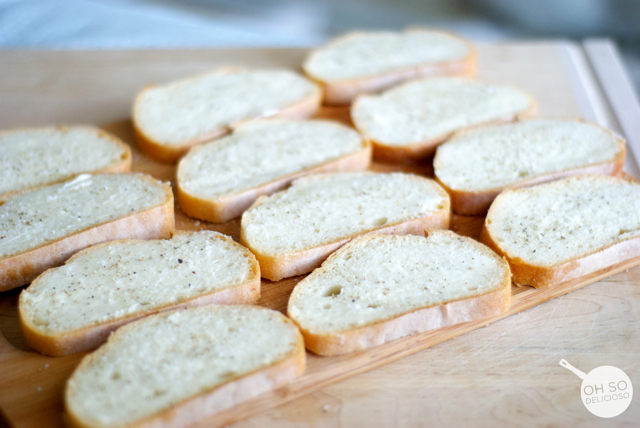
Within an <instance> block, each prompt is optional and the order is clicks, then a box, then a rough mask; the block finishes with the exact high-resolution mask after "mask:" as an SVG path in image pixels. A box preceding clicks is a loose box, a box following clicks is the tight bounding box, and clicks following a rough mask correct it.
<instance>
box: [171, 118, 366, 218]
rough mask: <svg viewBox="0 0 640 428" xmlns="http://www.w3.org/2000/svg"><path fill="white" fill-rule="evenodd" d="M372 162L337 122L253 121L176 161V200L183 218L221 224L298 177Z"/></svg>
mask: <svg viewBox="0 0 640 428" xmlns="http://www.w3.org/2000/svg"><path fill="white" fill-rule="evenodd" d="M370 162H371V145H370V144H369V142H367V141H366V140H363V139H362V137H361V136H360V135H359V134H358V133H357V132H356V131H354V130H353V129H351V128H348V127H346V126H344V125H341V124H339V123H337V122H331V121H327V120H308V121H279V120H265V121H253V122H250V123H247V124H245V125H242V126H240V127H239V128H237V129H236V130H234V132H233V134H232V135H230V136H229V137H225V138H222V139H220V140H216V141H214V142H211V143H209V144H205V145H203V146H200V147H196V148H194V149H192V150H191V151H190V152H189V154H187V155H186V156H185V157H184V158H182V159H181V160H180V163H179V164H178V171H177V174H176V175H177V177H178V190H177V198H178V202H179V203H180V208H182V210H183V211H184V212H185V213H186V214H187V215H189V216H191V217H196V218H200V219H203V220H208V221H212V222H216V223H221V222H224V221H227V220H231V219H232V218H235V217H238V216H240V215H241V214H242V213H243V212H244V211H245V210H246V209H247V208H249V207H250V206H251V204H253V203H254V202H255V200H256V199H257V198H258V197H259V196H261V195H269V194H271V193H274V192H276V191H278V190H281V189H283V188H284V187H286V186H287V185H289V184H290V183H291V182H292V181H293V180H294V179H296V178H299V177H302V176H304V175H308V174H313V173H319V172H345V171H362V170H365V169H367V167H368V166H369V164H370Z"/></svg>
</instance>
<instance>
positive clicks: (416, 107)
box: [351, 77, 535, 161]
mask: <svg viewBox="0 0 640 428" xmlns="http://www.w3.org/2000/svg"><path fill="white" fill-rule="evenodd" d="M534 111H535V102H534V101H533V99H532V98H531V97H530V96H529V95H527V94H525V93H524V92H521V91H519V90H516V89H513V88H509V87H506V86H498V85H488V84H485V83H480V82H475V81H473V80H468V79H462V78H454V77H449V78H433V79H422V80H416V81H413V82H408V83H404V84H402V85H400V86H397V87H395V88H391V89H389V90H387V91H385V92H383V93H382V94H380V95H361V96H359V97H358V98H357V99H356V100H355V101H354V103H353V105H352V107H351V118H352V119H353V123H354V124H355V126H356V128H357V129H358V131H360V133H361V134H362V135H363V136H364V137H365V138H367V139H369V140H371V141H372V142H373V154H374V157H376V158H378V159H382V160H388V161H404V160H410V159H421V158H425V157H428V156H431V155H432V154H433V153H434V152H435V149H436V146H437V145H438V144H440V143H442V142H443V141H445V140H447V139H448V138H449V137H450V136H451V134H452V133H453V132H455V131H459V130H462V129H465V128H469V127H472V126H478V125H485V124H491V123H501V122H510V121H513V120H516V119H521V118H524V117H527V116H530V115H531V114H533V113H534Z"/></svg>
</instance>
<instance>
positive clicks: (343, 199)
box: [240, 172, 450, 281]
mask: <svg viewBox="0 0 640 428" xmlns="http://www.w3.org/2000/svg"><path fill="white" fill-rule="evenodd" d="M449 216H450V203H449V197H448V195H447V192H445V191H444V190H443V189H442V188H441V187H440V186H439V185H438V184H437V183H436V182H435V181H433V180H430V179H428V178H424V177H420V176H417V175H411V174H400V173H391V174H374V173H370V172H362V173H345V174H321V175H314V176H308V177H304V178H301V179H299V180H296V181H294V182H293V185H292V186H291V187H290V188H288V189H287V190H285V191H282V192H279V193H276V194H274V195H272V196H269V197H262V198H260V199H258V201H256V203H255V205H254V206H253V207H251V208H250V209H249V210H247V211H245V213H244V214H243V215H242V223H241V229H240V242H241V243H242V244H244V245H246V246H247V247H248V248H249V249H250V250H251V252H253V254H255V255H256V258H257V259H258V262H259V263H260V271H261V274H262V277H263V278H268V279H270V280H273V281H275V280H279V279H282V278H287V277H290V276H295V275H301V274H303V273H307V272H311V271H312V270H313V269H315V268H316V267H318V266H320V264H321V263H322V261H323V260H324V259H326V258H327V256H328V255H329V254H331V253H332V252H334V251H335V250H337V249H338V248H340V247H341V246H342V245H344V244H346V243H347V242H349V241H350V240H351V239H353V238H354V237H356V236H358V235H362V234H365V233H371V232H377V233H388V234H416V235H422V234H423V233H424V229H425V228H433V229H446V228H447V227H449Z"/></svg>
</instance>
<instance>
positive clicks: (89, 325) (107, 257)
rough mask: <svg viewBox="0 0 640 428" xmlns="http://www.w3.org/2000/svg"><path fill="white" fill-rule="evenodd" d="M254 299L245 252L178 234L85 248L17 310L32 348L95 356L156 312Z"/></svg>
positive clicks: (227, 242)
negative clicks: (117, 333)
mask: <svg viewBox="0 0 640 428" xmlns="http://www.w3.org/2000/svg"><path fill="white" fill-rule="evenodd" d="M259 297H260V267H259V265H258V262H257V260H256V258H255V257H254V256H253V254H251V252H250V251H249V250H247V249H246V248H245V247H243V246H242V245H240V244H237V243H236V242H234V241H233V239H231V238H229V237H227V236H225V235H222V234H220V233H217V232H209V231H201V232H176V233H175V234H174V235H173V238H172V239H170V240H151V241H135V240H122V241H111V242H106V243H103V244H100V245H96V246H93V247H89V248H88V249H86V250H84V251H81V252H79V253H77V254H75V255H74V256H73V257H71V258H70V259H69V260H67V262H66V263H65V264H64V266H62V267H59V268H54V269H49V270H48V271H46V272H45V273H43V274H42V275H40V276H39V277H38V278H36V279H35V281H33V282H32V283H31V285H30V286H29V287H28V288H27V289H26V290H25V291H23V292H22V293H21V294H20V301H19V306H18V307H19V311H20V324H21V326H22V331H23V333H24V337H25V338H26V339H27V342H28V343H29V345H31V346H32V347H33V348H34V349H36V350H37V351H40V352H41V353H43V354H46V355H53V356H60V355H66V354H71V353H73V352H80V351H85V350H87V349H92V348H95V347H97V346H99V345H100V344H102V343H103V342H104V341H105V340H106V339H107V337H109V334H110V333H111V332H112V331H114V330H116V329H117V328H119V327H120V326H122V325H124V324H127V323H129V322H131V321H135V320H136V319H139V318H142V317H145V316H148V315H151V314H154V313H157V312H160V311H165V310H167V309H174V308H178V307H186V306H203V305H210V304H216V303H217V304H251V303H255V302H256V301H257V300H258V298H259Z"/></svg>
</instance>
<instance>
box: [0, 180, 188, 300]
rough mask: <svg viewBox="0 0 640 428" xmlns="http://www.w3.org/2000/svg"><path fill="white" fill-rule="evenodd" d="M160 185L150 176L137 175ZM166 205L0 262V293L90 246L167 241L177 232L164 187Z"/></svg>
mask: <svg viewBox="0 0 640 428" xmlns="http://www.w3.org/2000/svg"><path fill="white" fill-rule="evenodd" d="M137 175H139V176H141V177H142V178H144V179H145V180H148V181H150V182H153V183H154V185H155V184H157V182H158V181H157V180H156V179H155V178H153V177H150V176H148V175H142V174H137ZM162 188H163V190H164V192H165V197H166V199H165V202H164V203H163V204H161V205H158V206H156V207H153V208H150V209H148V210H146V211H141V212H137V213H135V214H133V215H129V216H126V217H121V218H118V219H116V220H112V221H108V222H105V223H102V224H99V225H96V226H93V227H90V228H88V229H85V230H82V231H79V232H76V233H74V234H72V235H68V236H65V237H62V238H59V239H57V240H55V241H52V242H49V243H47V244H44V245H41V246H40V247H38V248H35V249H32V250H27V251H25V252H23V253H20V254H16V255H13V256H10V257H7V258H4V259H1V260H0V291H7V290H11V289H12V288H16V287H20V286H22V285H25V284H28V283H30V282H31V281H33V280H34V279H35V278H36V277H37V276H38V275H40V274H41V273H42V272H44V271H45V270H47V269H50V268H52V267H56V266H60V265H61V264H63V263H64V261H65V260H67V259H68V258H69V257H71V256H72V255H73V254H75V253H77V252H78V251H80V250H83V249H85V248H87V247H89V246H91V245H95V244H99V243H101V242H105V241H110V240H115V239H126V238H134V239H155V238H168V237H170V236H171V233H172V232H173V231H174V230H175V218H174V212H173V193H172V192H171V186H169V185H168V184H167V183H163V184H162Z"/></svg>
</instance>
